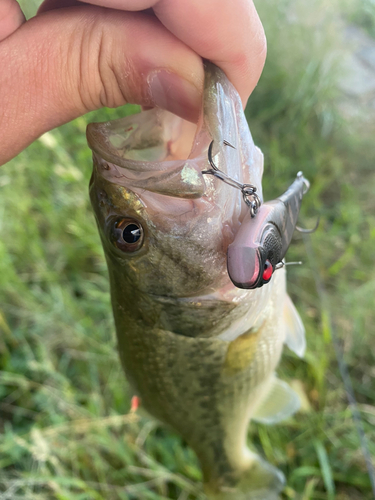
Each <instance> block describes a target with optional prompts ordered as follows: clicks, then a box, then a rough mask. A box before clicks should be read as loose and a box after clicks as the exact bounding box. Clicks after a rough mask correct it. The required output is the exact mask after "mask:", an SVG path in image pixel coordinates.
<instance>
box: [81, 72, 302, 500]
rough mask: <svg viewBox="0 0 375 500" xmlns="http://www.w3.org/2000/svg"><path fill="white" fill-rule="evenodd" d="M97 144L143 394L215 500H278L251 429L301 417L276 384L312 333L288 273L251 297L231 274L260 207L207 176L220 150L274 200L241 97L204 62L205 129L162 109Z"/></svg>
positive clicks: (129, 354) (114, 273) (114, 126)
mask: <svg viewBox="0 0 375 500" xmlns="http://www.w3.org/2000/svg"><path fill="white" fill-rule="evenodd" d="M87 139H88V144H89V146H90V148H91V149H92V151H93V174H92V177H91V180H90V188H89V190H90V199H91V203H92V207H93V210H94V214H95V218H96V222H97V226H98V229H99V234H100V237H101V241H102V245H103V249H104V254H105V257H106V261H107V267H108V274H109V281H110V290H111V302H112V308H113V315H114V319H115V326H116V332H117V339H118V349H119V355H120V359H121V362H122V366H123V368H124V371H125V374H126V377H127V379H128V381H129V383H130V385H131V387H132V390H133V391H134V394H136V395H137V396H138V397H139V398H140V401H141V404H142V407H143V408H145V409H146V410H147V412H149V413H150V414H151V415H152V416H153V417H155V418H156V419H158V420H159V421H161V422H163V423H164V424H166V425H167V426H169V427H170V428H171V429H173V430H174V431H176V432H178V433H179V434H180V435H181V436H182V437H183V439H184V440H185V441H186V442H187V443H188V445H189V446H190V447H191V448H192V449H193V450H194V452H195V453H196V455H197V457H198V460H199V462H200V465H201V468H202V475H203V485H204V491H205V493H206V495H207V496H208V498H210V499H214V500H244V499H246V500H248V499H251V500H275V499H277V498H279V493H280V491H281V490H282V489H283V487H284V484H285V478H284V476H283V474H282V472H281V471H280V470H278V469H277V468H276V467H275V466H274V465H271V464H270V463H268V462H267V461H266V460H265V459H263V458H262V457H261V456H260V455H259V454H257V453H256V452H255V451H254V450H251V449H250V448H249V446H248V444H247V430H248V425H249V423H250V421H251V420H254V421H257V422H262V423H266V424H273V423H276V422H279V421H281V420H283V419H285V418H288V417H289V416H291V415H292V414H293V413H294V412H295V411H297V409H298V407H299V405H300V401H299V398H298V396H297V394H296V393H295V392H294V391H293V390H292V389H291V388H290V387H289V385H288V384H287V383H285V382H284V381H282V380H280V379H279V378H278V377H277V375H276V373H275V372H276V368H277V365H278V363H279V360H280V357H281V354H282V350H283V345H284V344H287V345H288V347H290V348H291V349H292V350H293V351H294V352H296V353H297V354H298V355H299V356H303V353H304V350H305V332H304V327H303V324H302V321H301V319H300V317H299V315H298V312H297V310H296V308H295V306H294V305H293V303H292V301H291V299H290V298H289V296H288V294H287V291H286V272H285V268H281V269H279V270H277V272H274V273H273V276H272V279H271V280H269V282H268V283H267V284H265V285H264V286H262V287H255V288H253V289H251V288H248V289H246V288H243V287H242V288H241V287H238V286H236V285H235V284H234V283H233V281H232V280H231V277H230V275H229V273H228V248H233V247H231V245H233V244H234V242H235V241H236V236H237V235H238V234H239V231H240V230H241V227H244V226H248V225H249V223H248V222H246V221H247V216H248V208H249V207H248V206H247V204H246V203H244V200H243V197H242V194H241V192H240V191H239V190H235V189H233V187H232V186H230V185H228V184H227V183H225V182H222V180H221V179H219V178H216V177H215V176H209V175H205V174H204V171H205V170H206V169H207V166H208V157H207V154H208V148H209V145H210V144H211V142H212V141H214V144H213V150H212V154H213V158H214V159H215V164H216V165H217V167H218V169H220V171H221V172H223V173H224V174H225V175H226V176H228V177H230V178H232V179H236V180H237V181H238V182H239V183H241V184H251V185H252V186H255V187H256V189H257V196H259V200H260V201H262V200H263V195H262V175H263V154H262V153H261V151H260V149H259V148H257V147H256V146H255V144H254V142H253V139H252V136H251V133H250V130H249V127H248V124H247V121H246V118H245V115H244V112H243V108H242V103H241V99H240V97H239V95H238V93H237V91H236V89H235V88H234V86H233V85H232V84H231V83H230V81H229V80H228V78H227V77H226V75H225V74H224V72H223V71H222V70H220V69H219V68H218V67H216V66H215V65H213V64H212V63H206V67H205V84H204V92H203V104H202V112H201V116H200V118H199V121H198V123H195V124H194V123H190V122H187V121H185V120H183V119H182V118H180V117H177V116H175V115H173V114H171V113H169V112H167V111H164V110H162V109H158V108H154V109H151V110H146V111H142V112H141V113H139V114H135V115H132V116H129V117H125V118H122V119H119V120H114V121H112V122H104V123H93V124H89V126H88V129H87ZM224 141H227V142H228V143H230V144H231V145H232V146H233V147H231V148H229V147H228V148H223V147H222V144H223V143H224ZM261 208H262V207H261ZM257 217H258V215H257V216H256V217H255V218H254V223H255V224H256V221H257ZM259 220H260V219H259ZM254 228H255V226H251V231H255V229H254Z"/></svg>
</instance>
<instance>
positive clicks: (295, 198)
mask: <svg viewBox="0 0 375 500" xmlns="http://www.w3.org/2000/svg"><path fill="white" fill-rule="evenodd" d="M213 142H214V141H212V142H211V144H210V146H209V148H208V161H209V163H210V165H211V169H208V170H203V171H202V174H210V175H213V176H215V177H217V178H218V179H220V180H222V181H223V182H225V183H226V184H229V185H230V186H232V187H234V188H237V189H239V190H240V191H241V192H242V196H243V199H244V201H245V203H246V204H247V205H248V207H249V213H248V214H247V215H246V216H245V218H244V220H243V222H242V224H241V227H240V229H239V231H238V233H237V235H236V237H235V239H234V241H233V242H232V243H231V244H230V245H229V247H228V253H227V267H228V274H229V277H230V279H231V280H232V282H233V284H234V285H235V286H237V287H238V288H260V287H261V286H263V285H265V284H266V283H268V282H269V281H270V280H271V278H272V275H273V273H274V271H276V270H277V269H279V268H280V267H283V266H284V265H285V264H284V262H283V259H284V257H285V254H286V252H287V250H288V248H289V245H290V242H291V240H292V236H293V233H294V230H295V229H296V228H297V229H299V228H298V227H297V219H298V215H299V211H300V208H301V202H302V198H303V195H304V194H305V193H307V191H308V190H309V188H310V183H309V181H308V180H307V179H306V178H305V177H304V176H303V174H302V172H298V174H297V178H296V180H295V181H294V182H293V184H292V185H291V186H290V187H289V188H288V189H287V191H286V192H285V193H284V194H282V195H281V196H280V197H279V198H276V200H271V201H268V202H267V203H265V204H264V205H262V202H261V199H260V198H259V196H258V195H257V192H256V191H257V188H256V186H253V185H252V184H241V183H240V182H238V181H236V180H235V179H232V178H231V177H229V176H228V175H227V174H225V173H224V172H221V171H220V170H219V169H218V168H217V166H216V165H215V163H214V161H213V158H212V146H213ZM223 142H224V145H225V146H230V147H232V148H233V147H234V146H232V145H231V144H230V143H229V142H228V141H223ZM255 217H256V218H255ZM299 230H300V229H299ZM301 231H302V232H310V231H309V230H307V231H306V230H301Z"/></svg>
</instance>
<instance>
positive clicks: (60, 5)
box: [38, 0, 82, 14]
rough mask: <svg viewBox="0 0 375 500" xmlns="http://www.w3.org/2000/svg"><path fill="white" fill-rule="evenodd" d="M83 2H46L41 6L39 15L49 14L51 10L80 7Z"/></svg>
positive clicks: (55, 0) (53, 0)
mask: <svg viewBox="0 0 375 500" xmlns="http://www.w3.org/2000/svg"><path fill="white" fill-rule="evenodd" d="M79 6H82V2H80V1H79V0H44V2H42V4H41V5H40V6H39V9H38V14H42V13H43V12H47V11H49V10H55V9H64V8H66V7H79Z"/></svg>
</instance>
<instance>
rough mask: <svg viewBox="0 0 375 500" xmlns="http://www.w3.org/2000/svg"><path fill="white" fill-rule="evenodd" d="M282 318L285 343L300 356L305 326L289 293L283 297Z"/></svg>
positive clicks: (302, 352)
mask: <svg viewBox="0 0 375 500" xmlns="http://www.w3.org/2000/svg"><path fill="white" fill-rule="evenodd" d="M283 319H284V324H285V328H286V336H285V343H286V345H287V346H288V347H289V349H291V350H292V351H293V352H295V353H296V354H297V356H299V357H300V358H303V356H304V354H305V349H306V339H305V327H304V326H303V323H302V320H301V318H300V315H299V314H298V311H297V309H296V308H295V306H294V304H293V302H292V300H291V298H290V297H289V295H287V296H286V298H285V303H284V310H283Z"/></svg>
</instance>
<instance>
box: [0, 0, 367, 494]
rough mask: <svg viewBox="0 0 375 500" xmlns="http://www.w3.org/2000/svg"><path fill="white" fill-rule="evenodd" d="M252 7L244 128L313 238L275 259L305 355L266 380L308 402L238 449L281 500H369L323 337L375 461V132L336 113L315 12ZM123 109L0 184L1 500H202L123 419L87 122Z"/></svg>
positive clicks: (173, 444) (325, 39) (274, 184)
mask: <svg viewBox="0 0 375 500" xmlns="http://www.w3.org/2000/svg"><path fill="white" fill-rule="evenodd" d="M30 5H31V2H28V8H29V9H30ZM34 5H35V2H34ZM258 7H259V10H260V14H261V17H262V19H263V22H264V24H265V28H266V32H267V34H268V43H269V57H268V61H267V65H266V68H265V71H264V74H263V76H262V78H261V81H260V83H259V85H258V87H257V89H256V91H255V92H254V95H253V97H252V99H251V101H250V104H249V107H248V109H247V114H248V118H249V123H250V126H251V130H252V132H253V135H254V137H255V140H256V142H257V143H258V144H259V145H260V146H261V148H262V149H263V151H264V153H265V165H266V168H265V176H264V189H265V194H266V197H267V198H271V197H273V196H275V195H278V194H280V193H281V192H282V191H283V190H284V189H285V188H286V187H287V186H288V185H289V184H290V182H291V180H292V179H293V178H294V176H295V174H296V172H297V171H298V170H300V169H302V170H303V171H304V174H305V175H306V177H308V178H309V179H310V180H311V182H312V188H311V190H310V192H309V194H308V196H306V198H305V199H304V203H303V209H302V214H301V225H305V226H312V225H313V224H314V223H315V219H316V216H317V214H320V216H321V224H320V227H319V229H318V231H317V232H316V233H315V234H314V235H313V236H312V237H311V239H310V246H308V248H307V249H306V244H305V242H304V239H303V238H301V237H300V236H299V235H298V234H296V236H295V238H294V240H293V245H292V247H291V248H290V251H289V253H288V259H289V260H303V261H304V266H301V267H297V266H296V267H293V268H290V269H289V272H288V275H289V285H288V286H289V292H290V294H291V295H292V297H293V299H294V301H295V303H296V304H297V307H298V309H299V311H300V313H301V315H302V317H303V321H304V323H305V326H306V329H307V342H308V349H307V353H306V357H305V359H304V360H300V359H297V358H296V357H295V356H294V355H293V354H292V353H291V352H290V351H288V350H285V354H284V357H283V360H282V363H281V366H280V369H279V373H280V376H281V377H282V378H284V379H288V380H289V381H290V382H291V383H292V385H294V387H295V388H297V389H298V390H299V391H300V392H301V393H302V394H303V395H304V396H305V398H306V403H305V405H304V411H303V412H300V413H298V414H297V415H296V416H295V417H294V418H293V419H290V420H289V421H287V422H285V423H282V424H280V425H277V426H272V427H267V426H261V425H252V426H251V427H250V430H249V441H250V442H251V443H252V445H253V446H255V447H256V448H258V449H259V450H260V451H261V452H262V453H263V454H264V455H265V456H266V458H267V459H268V460H269V461H270V462H272V463H274V464H277V466H278V467H279V468H281V469H282V470H283V471H284V472H285V474H286V476H287V479H288V485H287V488H286V490H285V492H284V494H283V498H284V500H286V499H295V500H308V499H312V500H323V499H324V500H331V499H334V498H335V499H338V500H348V499H354V500H356V499H358V500H367V499H371V498H373V497H372V494H371V487H370V481H369V478H368V475H367V473H366V469H365V463H364V457H363V454H362V452H361V450H360V447H359V439H358V436H357V432H356V429H355V426H354V423H353V420H352V416H351V413H350V410H349V409H348V404H347V400H346V396H345V389H344V386H343V383H342V380H341V378H340V375H339V371H338V366H337V362H336V358H335V354H334V349H333V346H332V341H331V336H332V324H333V325H334V327H335V329H336V330H337V334H338V342H339V344H340V347H341V350H342V356H343V357H344V359H345V361H346V363H347V364H348V366H349V371H350V373H351V376H352V380H353V385H354V390H355V394H356V397H357V399H358V402H359V409H360V412H361V416H362V419H363V424H364V428H365V431H366V433H367V436H368V440H369V447H370V451H371V453H372V455H373V456H374V455H375V438H374V436H375V380H374V379H375V368H374V366H375V348H374V347H375V340H374V337H373V334H374V326H373V325H374V324H375V309H374V292H375V270H374V269H375V268H374V265H373V264H374V246H375V229H374V228H375V215H374V214H375V199H374V196H373V193H374V191H375V173H374V172H375V171H374V168H373V163H374V157H375V146H374V144H373V136H374V135H373V134H374V130H371V127H370V126H369V125H368V124H367V125H366V130H363V129H362V128H361V127H360V124H359V125H358V124H353V123H352V122H345V121H343V119H341V118H340V115H339V113H338V112H337V103H338V100H339V92H338V91H337V86H336V76H337V75H338V74H339V73H338V71H339V70H338V68H336V67H335V64H336V63H335V59H334V58H330V57H328V56H327V54H329V53H331V51H332V50H333V47H339V46H340V35H339V33H338V32H337V29H336V24H335V17H334V16H333V17H332V11H331V10H330V9H329V8H328V7H326V5H325V4H324V3H323V2H322V1H315V2H312V3H309V5H308V6H307V5H306V4H305V3H304V4H303V7H301V6H300V4H299V3H296V2H291V1H286V0H282V1H280V2H277V4H275V2H271V1H270V0H268V1H266V2H263V3H262V5H259V6H258ZM335 15H336V14H335ZM335 50H336V49H335ZM134 111H135V108H134V107H126V108H123V109H121V110H117V111H111V110H103V111H100V112H97V113H93V114H91V115H90V116H86V117H84V118H80V119H78V120H76V121H75V122H73V123H71V124H69V125H66V126H64V127H61V128H60V129H58V130H54V131H52V132H50V133H48V134H46V135H45V136H43V137H42V138H41V139H39V140H38V141H36V142H35V143H34V144H33V145H32V146H30V147H29V148H28V149H27V150H26V151H24V152H23V153H22V154H21V155H19V156H18V157H17V158H16V159H15V160H13V161H11V162H10V163H9V164H7V165H6V166H4V167H3V168H2V169H1V170H0V192H1V196H0V235H1V236H0V430H1V436H0V499H1V500H17V499H33V500H34V499H35V500H47V499H48V500H50V499H51V500H73V499H74V500H96V499H98V500H99V499H100V500H104V499H105V500H122V499H126V500H130V499H131V500H133V499H155V500H162V499H175V500H188V499H191V500H192V499H203V498H204V496H203V495H202V493H201V484H200V480H201V473H200V471H199V468H198V464H197V460H196V458H195V456H194V454H193V452H192V451H191V450H190V449H189V448H188V447H186V446H185V444H184V443H183V442H182V441H181V439H180V438H179V437H178V436H177V435H175V434H173V433H172V432H170V431H169V430H166V429H164V428H163V427H161V426H160V425H158V424H157V423H155V422H153V421H152V420H150V419H149V418H148V417H146V416H143V415H142V414H140V415H138V414H136V415H135V414H132V413H130V412H129V408H130V394H129V392H128V389H127V385H126V382H125V379H124V375H123V373H122V370H121V367H120V363H119V361H118V357H117V353H116V341H115V337H114V327H113V321H112V317H111V308H110V300H109V293H108V291H109V290H108V281H107V275H106V267H105V263H104V259H103V252H102V248H101V245H100V242H99V237H98V235H97V230H96V227H95V223H94V218H93V215H92V211H91V208H90V206H89V201H88V194H87V185H88V181H89V177H90V173H91V154H90V151H89V150H88V148H87V146H86V141H85V127H86V124H87V123H88V122H90V121H93V120H100V119H105V118H106V117H112V118H114V117H118V116H123V115H124V114H125V113H130V112H134ZM310 247H311V248H310ZM307 250H309V251H307ZM317 274H319V276H320V279H321V280H322V282H323V283H324V286H325V288H326V290H327V294H328V299H326V298H325V297H322V296H321V295H319V293H318V291H317V287H316V283H315V279H314V278H315V277H316V275H317Z"/></svg>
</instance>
